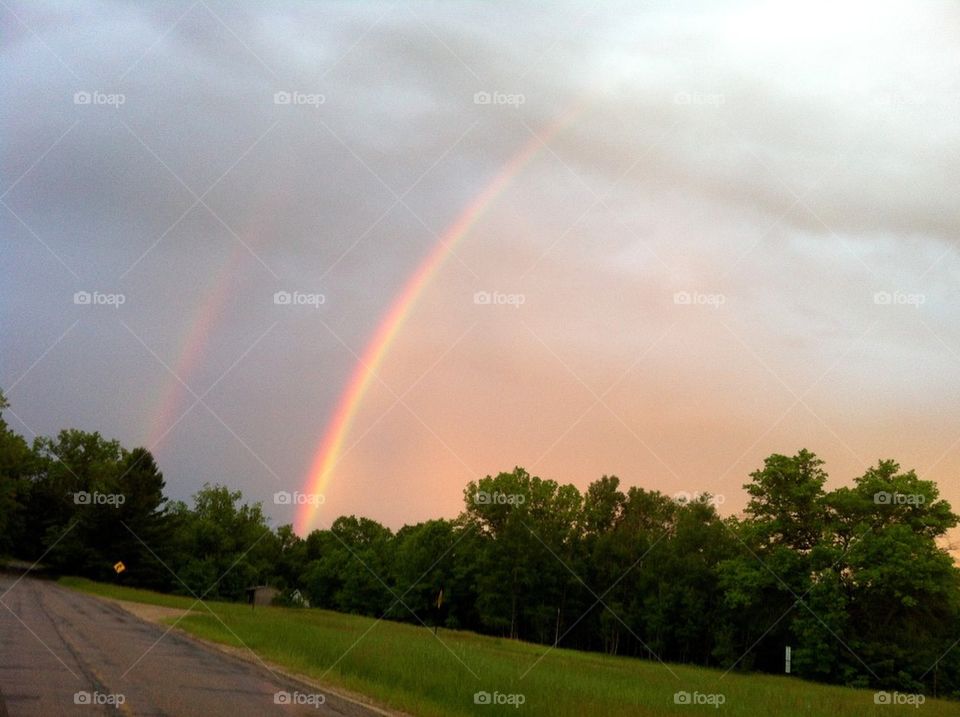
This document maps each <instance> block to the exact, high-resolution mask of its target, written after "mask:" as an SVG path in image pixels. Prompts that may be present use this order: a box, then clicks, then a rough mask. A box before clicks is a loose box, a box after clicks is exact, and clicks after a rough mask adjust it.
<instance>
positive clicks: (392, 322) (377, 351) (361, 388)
mask: <svg viewBox="0 0 960 717" xmlns="http://www.w3.org/2000/svg"><path fill="white" fill-rule="evenodd" d="M585 108H586V104H585V103H583V102H580V103H578V104H577V105H575V106H573V107H572V108H571V109H569V110H568V111H566V112H565V113H564V114H563V115H561V116H560V118H559V119H557V120H556V121H554V122H553V124H551V125H550V126H549V127H548V128H547V129H546V130H545V131H544V132H543V133H542V134H535V135H534V136H533V137H532V138H531V139H530V141H529V142H527V143H526V144H525V145H524V146H523V147H521V148H520V150H519V151H518V152H517V153H516V154H514V155H513V156H512V157H511V158H510V159H509V160H508V161H507V163H506V164H505V165H504V166H503V168H502V169H501V170H500V171H499V172H498V173H497V175H496V176H495V177H494V178H493V179H492V180H491V181H490V182H489V183H488V184H487V185H486V186H485V187H484V189H483V190H482V191H481V192H480V194H478V195H477V196H476V197H475V198H474V199H473V201H471V202H470V204H468V205H467V206H466V208H465V209H464V210H463V211H461V212H460V214H459V215H458V216H457V218H456V219H455V220H454V221H453V223H452V224H450V225H449V226H448V227H447V229H446V230H445V231H444V232H443V235H442V236H441V237H440V240H439V241H438V242H437V244H436V245H435V246H434V247H433V249H432V250H431V251H430V253H429V254H428V255H427V256H426V257H425V258H424V260H423V261H422V262H421V263H420V265H419V266H418V267H417V269H416V271H415V272H414V273H413V275H412V276H411V277H410V278H409V279H407V281H406V283H405V284H404V286H403V288H402V289H401V291H400V293H399V294H397V296H396V298H395V299H394V300H393V303H391V305H390V308H389V310H388V311H387V314H386V315H385V316H384V318H383V319H382V320H381V321H380V324H379V325H378V327H377V330H376V332H375V333H374V335H373V337H372V338H371V339H370V340H369V341H368V342H367V345H366V348H365V349H364V351H363V354H361V356H360V358H359V359H358V360H357V364H356V367H355V368H354V370H353V374H352V375H351V377H350V381H349V383H348V384H347V387H346V389H345V390H344V391H343V393H342V394H341V395H340V399H339V401H338V402H337V407H336V410H335V411H334V413H333V416H332V418H331V420H330V422H329V424H328V427H327V431H326V433H325V434H324V437H323V439H322V441H321V443H320V446H319V448H318V450H317V451H316V453H315V454H314V458H313V461H312V463H311V467H310V470H309V473H308V474H307V480H306V487H305V492H307V493H314V494H323V493H324V492H325V491H326V488H327V486H328V485H329V483H330V478H331V475H332V472H333V469H334V468H335V466H336V464H337V463H338V461H339V457H340V453H341V451H342V450H343V444H344V440H345V439H346V437H347V434H348V433H349V431H350V427H351V424H352V422H353V419H354V418H355V417H356V414H357V412H358V410H359V408H360V404H361V403H362V401H363V397H364V395H365V394H366V392H367V389H369V388H370V386H371V384H372V383H373V381H374V379H375V378H376V376H377V371H378V369H379V368H380V365H381V364H382V363H383V360H384V358H385V357H386V355H387V353H389V350H390V346H391V344H392V343H393V341H394V339H395V338H396V337H397V334H398V333H399V331H400V329H401V328H402V326H403V323H404V321H405V320H406V319H407V318H408V317H409V315H410V313H411V312H412V310H413V308H414V306H415V304H416V302H417V299H419V298H420V296H421V294H422V293H423V290H424V289H425V288H426V286H427V284H428V283H429V282H430V279H431V278H432V277H433V275H434V274H435V273H436V271H437V270H438V269H439V268H440V266H441V265H442V264H443V263H444V261H445V260H446V258H447V257H448V256H449V255H450V253H451V252H452V251H453V248H454V247H455V246H456V244H457V243H458V242H460V241H461V240H462V239H463V238H464V237H465V236H466V235H467V234H468V233H469V232H470V230H471V229H472V228H473V226H474V225H475V224H476V223H477V221H478V220H479V219H480V216H481V215H482V214H483V212H484V211H485V210H486V209H487V208H488V207H489V206H490V204H491V203H493V201H494V200H495V199H496V198H497V197H498V196H499V195H500V194H501V193H502V192H503V190H504V189H506V187H507V185H508V184H510V182H511V181H512V180H513V179H514V178H515V177H516V176H517V175H518V174H519V173H520V172H521V171H522V170H523V168H524V167H525V166H526V165H527V164H528V163H529V162H530V161H531V160H532V159H533V158H534V157H535V156H536V155H537V154H539V152H540V151H541V150H542V149H544V148H545V147H547V146H548V145H549V143H550V142H551V141H552V140H553V139H554V137H556V136H557V135H558V134H559V133H560V132H561V131H562V130H563V129H564V128H566V127H567V126H568V125H569V124H570V123H571V122H573V121H574V120H575V119H576V118H577V117H578V116H579V115H580V114H581V112H582V111H583V110H584V109H585ZM318 509H319V506H318V504H317V503H309V502H308V503H303V504H302V505H301V507H300V509H299V510H298V512H297V515H296V520H295V529H296V531H297V532H298V533H300V534H301V535H305V534H306V533H307V531H308V529H309V528H310V526H311V524H312V523H313V521H314V518H315V516H316V513H317V510H318Z"/></svg>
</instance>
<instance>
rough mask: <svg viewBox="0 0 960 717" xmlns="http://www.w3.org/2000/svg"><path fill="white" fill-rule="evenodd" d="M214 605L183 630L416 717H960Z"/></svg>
mask: <svg viewBox="0 0 960 717" xmlns="http://www.w3.org/2000/svg"><path fill="white" fill-rule="evenodd" d="M60 583H61V584H62V585H65V586H67V587H70V588H74V589H77V590H81V591H83V592H87V593H92V594H95V595H101V596H104V597H110V598H117V599H121V600H130V601H135V602H143V603H150V604H154V605H163V606H166V607H175V608H184V609H185V608H189V607H190V606H191V605H192V604H193V603H194V600H193V598H186V597H178V596H174V595H162V594H159V593H154V592H150V591H147V590H135V589H132V588H125V587H120V586H116V585H107V584H103V583H95V582H91V581H89V580H83V579H80V578H63V579H61V580H60ZM207 606H208V607H209V608H210V609H211V610H212V611H213V612H214V613H216V615H217V617H219V618H220V619H219V620H218V619H217V618H216V617H213V616H212V615H211V614H210V613H209V612H207V610H206V609H205V608H203V607H202V606H199V605H198V606H196V607H195V613H194V614H191V615H190V616H188V617H186V618H184V619H183V620H181V621H180V622H179V623H178V627H181V628H183V629H184V630H186V631H187V632H189V633H192V634H194V635H197V636H198V637H202V638H205V639H208V640H213V641H216V642H221V643H225V644H229V645H233V646H236V647H248V648H250V649H252V650H254V651H255V652H256V653H257V654H259V655H260V656H261V657H263V658H264V659H266V660H270V661H273V662H275V663H277V664H280V665H283V666H284V667H286V668H288V669H290V670H292V671H295V672H300V673H303V674H306V675H310V676H312V677H314V678H316V679H318V680H321V681H323V682H325V683H327V684H330V685H332V686H339V687H343V688H346V689H347V690H352V691H354V692H358V693H362V694H364V695H367V696H369V697H370V698H372V699H374V700H375V701H377V702H379V703H381V704H384V705H386V706H389V707H393V708H395V709H399V710H403V711H405V712H409V713H411V714H415V715H427V716H435V717H440V716H442V715H473V714H479V715H491V716H492V715H544V716H546V715H550V716H554V715H559V716H568V715H569V716H570V717H581V715H657V716H659V715H694V714H723V715H736V716H738V717H739V716H741V715H742V716H743V717H754V716H755V715H778V716H790V715H812V716H814V717H846V716H847V715H849V716H850V717H861V716H862V715H875V716H876V717H893V716H895V715H917V714H921V715H925V716H927V717H933V716H940V715H960V703H957V702H949V701H943V700H933V699H927V700H926V702H925V703H924V704H923V705H922V706H921V707H920V709H919V710H918V709H917V708H916V707H911V706H897V705H877V704H874V692H873V691H872V690H856V689H848V688H843V687H833V686H828V685H822V684H818V683H814V682H806V681H804V680H800V679H796V678H788V677H775V676H769V675H746V674H738V673H730V674H727V675H724V673H723V672H722V671H720V670H713V669H705V668H698V667H689V666H684V665H669V666H664V665H661V664H659V663H657V662H651V661H645V660H637V659H631V658H623V657H610V656H607V655H599V654H594V653H586V652H578V651H574V650H563V649H553V650H551V649H549V648H547V647H545V646H542V645H533V644H529V643H523V642H517V641H513V640H504V639H498V638H493V637H485V636H482V635H477V634H474V633H470V632H458V631H452V630H440V633H439V636H437V637H435V636H434V635H433V633H432V632H431V631H429V630H427V629H425V628H423V627H415V626H412V625H407V624H401V623H394V622H388V621H385V620H384V621H380V622H377V621H376V620H373V619H371V618H366V617H358V616H356V615H344V614H341V613H336V612H329V611H326V610H315V609H314V610H299V609H291V608H276V607H269V608H261V607H258V608H257V609H256V610H251V609H250V607H248V606H245V605H238V604H235V603H221V602H208V603H207ZM221 620H222V621H223V623H225V624H226V626H228V627H229V629H227V627H225V626H224V624H223V623H221V622H220V621H221ZM169 622H172V620H171V621H169ZM232 633H235V635H234V634H232ZM238 637H239V640H238V639H237V638H238ZM240 640H242V642H241V641H240ZM480 691H484V692H488V693H494V692H498V693H500V694H501V695H513V694H520V695H523V698H524V704H523V705H522V706H520V707H519V708H518V707H514V706H509V705H499V706H498V705H485V706H480V705H476V704H474V693H476V692H480ZM678 691H684V692H687V693H691V694H692V693H700V694H701V695H716V694H720V695H723V699H724V704H723V705H722V706H720V707H719V708H716V707H712V706H709V705H699V706H697V705H693V706H691V705H682V704H675V702H674V694H675V693H677V692H678Z"/></svg>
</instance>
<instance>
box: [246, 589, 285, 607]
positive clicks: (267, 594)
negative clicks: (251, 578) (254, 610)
mask: <svg viewBox="0 0 960 717" xmlns="http://www.w3.org/2000/svg"><path fill="white" fill-rule="evenodd" d="M279 594H280V591H279V590H277V589H276V588H272V587H270V586H269V585H255V586H253V587H249V588H247V604H248V605H251V606H252V607H256V606H257V605H269V604H270V603H272V602H273V599H274V598H275V597H276V596H277V595H279Z"/></svg>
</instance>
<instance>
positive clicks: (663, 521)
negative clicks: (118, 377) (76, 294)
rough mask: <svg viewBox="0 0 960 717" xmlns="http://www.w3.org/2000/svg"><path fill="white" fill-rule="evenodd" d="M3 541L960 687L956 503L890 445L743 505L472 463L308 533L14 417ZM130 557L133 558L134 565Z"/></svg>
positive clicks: (956, 691) (393, 615) (74, 560)
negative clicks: (404, 507)
mask: <svg viewBox="0 0 960 717" xmlns="http://www.w3.org/2000/svg"><path fill="white" fill-rule="evenodd" d="M6 407H7V404H6V402H5V400H3V398H2V393H0V555H8V556H13V557H16V558H20V559H23V560H28V561H31V562H32V561H37V560H39V561H41V562H42V563H43V565H45V566H47V567H48V568H49V569H51V570H53V571H55V572H58V573H63V574H73V575H81V576H86V577H90V578H93V579H96V580H107V581H114V582H118V583H121V584H126V585H131V586H137V587H145V588H151V589H155V590H161V591H169V592H175V593H182V594H188V595H194V596H197V597H203V598H205V599H224V600H240V599H243V597H244V591H245V588H247V587H249V586H251V585H255V584H269V585H272V586H274V587H277V588H279V589H280V590H281V591H282V593H281V596H282V597H281V601H285V602H286V603H287V604H291V603H292V596H293V594H294V591H299V594H301V595H303V596H305V597H306V598H307V599H308V600H309V602H310V604H311V605H312V606H313V607H321V608H328V609H332V610H338V611H343V612H349V613H357V614H362V615H369V616H373V617H377V618H380V617H384V618H386V619H391V620H400V621H407V622H411V623H414V624H422V625H424V626H426V627H429V628H434V627H444V628H455V629H465V630H473V631H476V632H479V633H484V634H488V635H497V636H502V637H507V638H514V639H521V640H528V641H533V642H538V643H542V644H544V645H554V644H556V645H559V646H562V647H566V648H575V649H581V650H593V651H603V652H607V653H611V654H619V655H629V656H637V657H644V658H648V659H656V660H662V661H664V662H683V663H693V664H698V665H705V666H714V667H721V668H732V669H738V670H756V671H764V672H783V669H784V650H785V647H787V646H790V647H791V648H792V670H791V672H792V674H796V675H800V676H803V677H806V678H809V679H815V680H820V681H824V682H833V683H839V684H845V685H851V686H863V687H867V686H870V687H875V688H883V689H897V690H902V691H911V692H923V693H928V694H939V695H940V696H954V697H960V646H958V647H956V648H955V646H957V644H958V641H960V571H958V568H957V567H956V566H955V565H954V562H953V559H952V558H951V556H950V554H949V553H948V552H947V550H946V548H945V547H944V546H943V544H942V543H943V540H944V537H945V535H946V532H947V531H948V529H950V528H952V527H954V526H956V525H957V522H958V516H957V515H956V514H955V513H954V512H953V511H952V509H951V507H950V505H949V504H948V503H947V502H946V501H945V500H943V499H942V498H940V496H939V491H938V489H937V486H936V484H935V483H934V482H932V481H929V480H923V479H921V478H919V477H918V476H917V475H916V473H915V472H914V471H912V470H903V469H901V467H900V466H899V465H898V464H897V463H896V462H895V461H892V460H881V461H879V462H878V463H877V464H876V465H874V466H872V467H869V468H867V469H866V470H865V472H864V473H863V475H861V476H858V477H856V478H854V479H853V481H852V483H851V484H850V485H846V486H843V487H840V488H836V489H833V490H829V491H828V490H826V488H825V484H826V481H827V473H826V472H825V470H824V468H823V462H822V461H821V460H820V459H819V458H817V456H816V455H815V454H813V453H811V452H809V451H807V450H801V451H799V452H798V453H797V454H796V455H793V456H784V455H772V456H770V457H769V458H767V459H766V460H765V461H764V463H763V465H762V466H761V467H759V468H758V469H757V470H755V471H754V472H753V473H751V474H750V476H749V481H748V482H747V483H746V484H745V485H744V489H745V490H746V492H747V495H748V496H749V500H748V503H747V505H746V508H745V510H744V511H743V513H742V514H741V515H736V516H729V517H722V516H720V515H719V514H718V512H717V510H716V506H715V501H714V499H713V497H712V496H710V495H709V494H703V495H700V496H696V497H693V498H690V499H677V498H672V497H669V496H666V495H664V494H662V493H660V492H658V491H650V490H646V489H644V488H641V487H637V486H633V487H629V488H625V487H623V486H622V485H621V483H620V480H619V479H618V478H617V477H616V476H603V477H602V478H600V479H599V480H597V481H594V482H593V483H591V484H590V485H589V486H588V487H587V489H586V490H585V491H583V492H581V491H580V490H579V489H578V488H576V487H575V486H573V485H560V484H558V483H557V482H555V481H553V480H545V479H541V478H539V477H536V476H532V475H530V474H529V473H528V472H527V471H525V470H524V469H522V468H516V469H514V470H513V471H510V472H505V473H500V474H499V475H497V476H487V477H484V478H481V479H479V480H477V481H471V482H470V483H468V484H467V486H466V487H465V489H464V507H463V510H462V512H461V513H460V515H459V516H457V517H456V518H455V519H452V520H448V519H436V520H429V521H426V522H423V523H419V524H417V525H408V526H404V527H402V528H400V529H399V530H397V531H396V532H394V531H392V530H390V529H389V528H387V527H385V526H383V525H381V524H379V523H377V522H376V521H374V520H370V519H368V518H363V517H360V518H358V517H356V516H343V517H340V518H337V519H336V520H335V521H334V522H333V524H332V525H331V526H330V528H329V529H327V530H314V531H313V532H311V533H310V534H309V535H307V536H306V537H305V538H301V537H299V536H297V535H296V534H295V533H294V531H293V529H292V527H291V526H290V525H282V526H279V527H276V528H271V527H270V525H269V520H268V518H267V517H266V516H265V515H264V513H263V511H262V508H261V506H260V504H258V503H253V504H250V503H246V502H244V500H243V496H242V495H241V493H240V492H239V491H231V490H229V489H228V488H227V487H225V486H223V485H210V484H205V485H204V487H203V488H202V489H201V490H199V491H198V492H197V494H196V495H195V496H194V497H193V501H192V505H187V504H186V503H184V502H181V501H173V500H169V499H168V498H167V497H166V495H165V494H164V488H165V484H164V479H163V475H162V473H161V471H160V470H159V468H158V466H157V464H156V462H155V461H154V458H153V456H152V455H151V454H150V452H149V451H147V450H146V449H144V448H135V449H133V450H127V449H125V448H124V447H122V446H121V445H120V444H119V443H118V442H117V441H112V440H107V439H105V438H103V437H102V436H101V435H100V434H98V433H88V432H84V431H80V430H75V429H69V430H64V431H61V432H60V433H59V434H58V435H57V436H56V438H49V437H38V438H36V439H34V441H33V442H32V443H28V442H27V441H26V440H25V439H24V438H23V437H22V436H20V435H18V434H17V433H16V432H14V431H13V430H12V429H11V428H10V427H9V425H8V424H7V423H6V421H5V420H4V419H3V418H2V409H3V408H6ZM118 561H121V562H123V564H124V565H125V566H126V570H124V571H123V572H121V573H117V572H116V570H115V569H114V565H115V564H116V563H117V562H118Z"/></svg>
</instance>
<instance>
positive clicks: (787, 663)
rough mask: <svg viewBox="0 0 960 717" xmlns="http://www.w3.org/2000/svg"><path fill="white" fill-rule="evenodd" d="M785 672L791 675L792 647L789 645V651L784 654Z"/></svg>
mask: <svg viewBox="0 0 960 717" xmlns="http://www.w3.org/2000/svg"><path fill="white" fill-rule="evenodd" d="M783 671H784V672H785V673H786V674H788V675H789V674H790V645H787V649H786V650H785V651H784V653H783Z"/></svg>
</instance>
